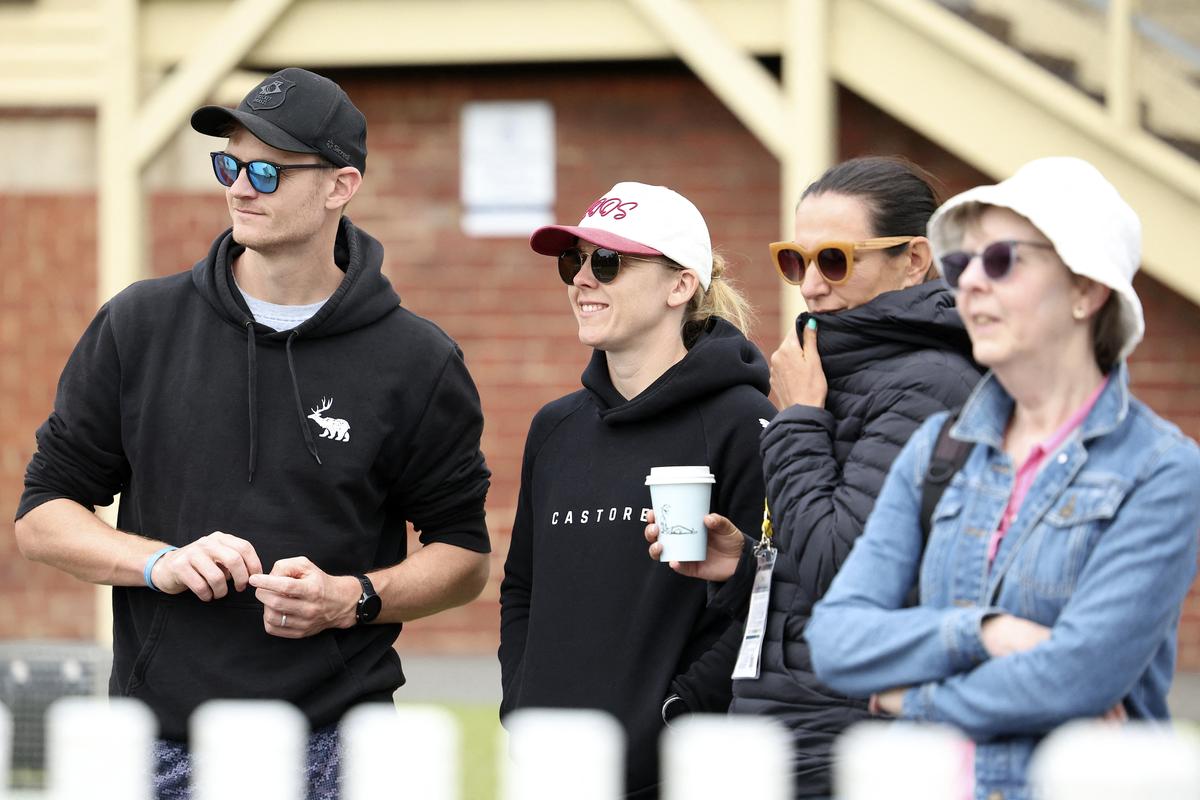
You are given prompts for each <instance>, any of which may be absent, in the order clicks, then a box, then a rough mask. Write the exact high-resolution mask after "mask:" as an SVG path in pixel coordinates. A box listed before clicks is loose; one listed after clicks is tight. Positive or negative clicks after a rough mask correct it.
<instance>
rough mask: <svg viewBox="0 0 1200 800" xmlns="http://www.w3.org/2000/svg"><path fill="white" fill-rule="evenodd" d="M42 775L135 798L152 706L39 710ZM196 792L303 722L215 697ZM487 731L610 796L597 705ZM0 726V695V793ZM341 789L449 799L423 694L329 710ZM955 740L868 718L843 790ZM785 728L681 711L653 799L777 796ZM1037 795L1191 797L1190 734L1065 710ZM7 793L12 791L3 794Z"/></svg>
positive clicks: (242, 790) (855, 799)
mask: <svg viewBox="0 0 1200 800" xmlns="http://www.w3.org/2000/svg"><path fill="white" fill-rule="evenodd" d="M47 728H48V745H47V760H48V764H47V767H48V775H47V778H48V780H47V789H46V791H45V792H44V793H42V794H30V793H23V794H21V795H20V797H21V798H35V797H36V798H39V800H41V799H42V798H45V799H46V800H68V798H69V800H110V799H111V800H149V798H150V797H151V789H150V783H151V780H150V779H151V773H152V770H153V764H152V741H153V737H154V719H153V716H152V715H151V714H150V712H149V711H148V710H147V709H146V708H145V707H144V706H142V705H141V704H139V703H137V702H135V701H131V700H120V699H117V700H112V701H111V702H110V701H106V700H103V699H99V700H97V699H84V698H69V699H65V700H61V701H59V702H58V703H56V704H55V705H54V706H53V707H51V709H50V712H49V715H48V719H47ZM191 731H192V739H193V753H194V771H193V797H194V798H195V800H215V798H229V797H253V798H255V800H300V798H303V796H304V786H303V780H304V779H303V768H302V763H303V759H304V753H305V742H306V733H307V730H306V726H305V722H304V719H303V717H302V716H301V715H300V714H299V712H298V711H296V710H295V709H294V708H292V707H290V706H288V705H286V704H282V703H278V702H266V701H264V702H248V701H218V702H213V703H209V704H207V705H205V706H202V707H201V708H200V709H199V710H198V711H197V712H196V714H195V715H194V716H193V718H192V721H191ZM509 731H510V732H509V735H508V737H507V739H506V740H504V739H503V738H502V740H501V742H500V743H499V747H498V752H497V757H498V759H499V762H500V774H501V784H502V785H501V787H500V788H501V791H500V792H499V793H498V795H497V796H498V798H499V800H561V799H562V798H565V797H569V798H571V799H572V800H617V798H619V797H621V795H622V791H621V780H622V774H623V760H624V735H623V733H622V731H621V729H620V726H618V725H617V723H616V722H614V721H613V720H612V718H610V717H608V716H607V715H605V714H602V713H600V712H596V711H521V712H518V713H516V714H514V715H513V716H512V717H511V718H510V720H509ZM11 734H12V726H11V723H10V719H9V715H8V712H7V711H6V710H5V709H4V708H3V706H0V800H4V798H6V797H8V795H7V794H6V787H7V785H8V781H7V780H6V778H7V774H8V764H7V753H8V752H9V747H10V745H11ZM341 737H342V774H343V776H344V777H343V784H342V785H343V789H342V797H343V798H344V800H379V798H382V797H419V798H422V800H459V798H460V797H461V788H460V775H459V773H460V756H459V752H460V741H459V731H458V729H457V726H456V723H455V721H454V718H453V717H452V716H451V715H450V713H449V712H447V711H445V710H442V709H440V708H436V707H432V706H429V707H422V706H406V707H402V708H400V709H396V708H394V707H392V706H390V705H383V704H380V705H376V706H363V707H360V708H357V709H355V710H353V711H352V712H351V713H350V714H348V715H347V716H346V718H345V719H344V721H343V722H342V726H341ZM964 746H965V741H964V740H963V739H962V738H961V736H960V735H959V734H957V733H956V732H954V731H952V730H950V729H948V728H940V727H934V726H925V727H922V726H915V725H909V724H905V723H894V724H886V723H868V724H865V725H862V726H859V727H857V728H855V729H853V730H851V731H850V732H849V733H847V734H846V735H845V736H843V737H842V739H841V740H840V741H839V743H838V748H837V769H836V772H835V782H836V785H837V792H838V793H837V795H836V796H837V797H838V798H841V800H880V798H885V797H886V798H888V800H907V799H908V798H913V800H918V798H919V800H960V799H961V798H962V797H963V796H964V783H963V781H964V779H965V778H966V776H965V775H964V767H965V763H966V762H965V761H964V758H963V756H964ZM790 747H791V745H790V737H789V735H788V734H787V732H786V731H785V730H784V729H783V728H782V727H781V726H780V725H779V724H778V723H777V722H775V721H773V720H770V719H765V718H758V717H722V716H704V715H699V716H694V717H688V718H684V719H682V720H680V721H679V722H678V723H677V724H676V725H675V726H674V727H672V728H671V729H670V730H668V731H667V732H666V733H665V734H664V736H663V740H662V755H663V758H662V764H663V775H664V791H663V795H664V798H665V800H734V798H740V797H753V798H755V800H788V799H789V798H790V797H791V768H790V763H791V752H790ZM1032 778H1033V782H1034V784H1035V786H1036V787H1037V789H1038V791H1039V792H1040V794H1039V797H1041V798H1043V799H1044V800H1084V798H1086V800H1117V798H1120V799H1121V800H1126V798H1137V797H1145V798H1151V797H1152V798H1155V800H1195V799H1196V798H1197V797H1200V737H1197V736H1196V735H1195V734H1189V733H1185V732H1180V731H1177V730H1174V729H1172V728H1170V727H1165V726H1156V727H1150V726H1139V725H1136V724H1129V725H1124V726H1121V727H1115V726H1111V725H1105V724H1102V723H1074V724H1072V725H1068V726H1065V727H1063V728H1062V729H1060V730H1059V731H1057V732H1055V733H1054V734H1052V735H1051V736H1050V737H1049V738H1048V739H1047V740H1046V742H1045V743H1044V744H1043V745H1042V746H1041V748H1039V750H1038V752H1037V754H1036V756H1035V760H1034V764H1033V769H1032ZM12 797H16V795H13V796H12Z"/></svg>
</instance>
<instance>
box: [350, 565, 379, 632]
mask: <svg viewBox="0 0 1200 800" xmlns="http://www.w3.org/2000/svg"><path fill="white" fill-rule="evenodd" d="M354 577H356V578H358V582H359V583H360V584H362V597H360V598H358V606H357V607H356V608H355V609H354V621H355V624H357V625H366V624H367V623H368V622H373V621H374V620H375V618H376V617H378V616H379V611H380V609H382V608H383V601H382V600H380V599H379V595H377V594H375V587H374V586H373V585H372V584H371V579H370V578H368V577H367V576H366V575H355V576H354Z"/></svg>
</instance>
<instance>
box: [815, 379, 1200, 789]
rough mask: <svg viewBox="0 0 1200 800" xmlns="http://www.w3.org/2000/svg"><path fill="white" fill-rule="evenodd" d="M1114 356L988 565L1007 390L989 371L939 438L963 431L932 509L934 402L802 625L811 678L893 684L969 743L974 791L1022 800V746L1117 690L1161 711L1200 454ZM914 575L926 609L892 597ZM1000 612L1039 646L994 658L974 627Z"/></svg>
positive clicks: (839, 686)
mask: <svg viewBox="0 0 1200 800" xmlns="http://www.w3.org/2000/svg"><path fill="white" fill-rule="evenodd" d="M1128 382H1129V379H1128V373H1127V372H1126V368H1125V366H1124V365H1121V366H1120V367H1119V368H1118V369H1117V370H1116V371H1115V372H1114V374H1113V376H1112V379H1111V380H1109V382H1108V385H1107V386H1106V387H1105V389H1104V390H1103V392H1102V393H1101V394H1100V397H1099V398H1098V399H1097V401H1096V404H1095V406H1093V408H1092V410H1091V413H1090V414H1089V415H1088V416H1087V418H1086V419H1085V420H1084V421H1083V424H1082V425H1081V426H1080V427H1079V428H1077V429H1076V430H1075V431H1074V432H1073V433H1072V434H1071V435H1070V436H1069V437H1068V438H1067V440H1066V441H1065V442H1064V443H1063V445H1062V447H1061V448H1060V449H1059V450H1057V451H1055V452H1054V453H1051V454H1049V455H1048V456H1047V457H1046V461H1045V463H1044V465H1043V467H1042V469H1041V471H1040V472H1039V473H1038V475H1037V477H1036V478H1035V480H1034V483H1033V485H1032V487H1031V488H1030V490H1029V493H1028V494H1027V495H1026V497H1025V500H1024V502H1023V504H1022V505H1021V507H1020V509H1019V510H1018V512H1017V516H1016V518H1015V519H1014V520H1013V522H1012V525H1011V526H1010V528H1009V529H1008V533H1007V534H1006V535H1005V537H1004V539H1003V540H1002V542H1001V545H1000V550H999V552H998V553H997V555H996V561H995V564H994V565H993V567H992V569H990V570H989V569H988V564H987V547H988V540H989V538H990V537H991V534H992V532H993V531H995V530H996V529H997V527H998V526H999V523H1000V517H1001V515H1002V514H1003V513H1004V510H1005V505H1006V503H1007V501H1008V497H1009V494H1010V493H1011V491H1012V488H1013V481H1014V478H1015V474H1016V468H1015V466H1014V465H1013V463H1012V460H1011V459H1010V458H1009V457H1008V455H1007V454H1006V453H1005V452H1004V451H1003V449H1002V448H1003V439H1004V429H1005V427H1006V425H1007V423H1008V420H1009V417H1010V416H1011V415H1012V410H1013V400H1012V398H1011V397H1010V396H1009V395H1008V393H1007V392H1005V390H1004V389H1003V387H1002V386H1001V385H1000V383H999V382H998V381H997V380H996V378H995V376H994V375H991V374H989V375H988V376H986V377H985V378H984V379H983V380H982V381H981V382H980V384H979V386H977V387H976V389H975V391H974V392H973V393H972V394H971V397H970V398H969V399H968V401H967V403H966V405H965V406H964V408H963V411H962V414H961V415H960V418H959V420H958V422H957V423H955V425H954V426H953V428H952V430H951V435H952V436H953V437H954V438H956V439H959V440H962V441H969V442H975V443H976V446H975V447H974V449H973V450H972V451H971V454H970V456H969V457H968V459H967V462H966V464H965V465H964V466H963V468H962V469H961V470H960V471H959V473H958V474H957V475H955V476H954V478H953V480H952V481H951V483H950V485H949V486H947V488H946V492H945V494H944V495H943V496H942V498H941V500H940V501H939V503H938V505H937V508H936V509H935V511H934V515H933V526H932V531H931V533H930V537H929V541H928V543H927V544H926V545H925V548H924V557H922V542H921V530H920V522H919V515H920V507H921V486H922V482H923V478H924V474H925V469H926V466H927V464H928V462H929V457H930V451H931V450H932V448H933V444H934V441H935V440H936V438H937V433H938V430H939V429H940V428H941V425H942V422H943V420H944V419H945V417H946V415H945V413H942V414H937V415H935V416H933V417H931V418H930V419H929V420H927V421H926V423H925V424H924V425H923V426H922V427H921V428H920V429H919V430H918V431H917V432H916V433H915V434H913V437H912V439H911V440H910V441H909V442H908V444H907V445H906V446H905V448H904V450H903V451H902V452H901V453H900V456H899V457H898V458H897V459H896V461H895V463H894V464H893V465H892V469H891V472H890V473H889V474H888V478H887V481H886V482H885V483H884V486H883V489H882V492H881V493H880V496H879V500H878V502H877V503H876V505H875V510H874V512H873V513H872V515H871V517H870V519H869V520H868V522H867V526H866V530H865V531H864V533H863V535H862V537H861V538H860V539H859V540H858V542H857V543H856V544H855V546H854V549H853V550H852V551H851V553H850V556H849V558H848V559H847V561H846V563H845V564H844V565H843V567H842V569H841V572H839V573H838V575H837V577H836V578H835V579H834V582H833V585H832V586H831V587H830V589H829V592H828V593H827V594H826V596H825V598H824V599H823V600H822V601H821V602H820V603H818V604H817V606H816V608H815V610H814V613H813V617H812V621H811V622H810V623H809V625H808V627H807V628H806V630H805V636H806V638H807V639H808V642H809V646H810V647H811V648H812V659H813V664H814V666H815V668H816V672H817V676H818V677H819V678H820V679H821V680H822V681H824V682H825V683H827V684H828V685H829V686H831V687H832V688H834V689H836V690H838V691H840V692H844V693H846V694H849V695H856V696H867V695H869V694H871V693H872V692H880V691H884V690H886V689H891V688H895V687H899V686H909V687H912V688H911V689H909V691H908V692H906V694H905V696H904V708H903V714H902V716H903V717H905V718H907V719H912V720H918V721H930V722H942V723H948V724H951V725H954V726H956V727H957V728H959V729H960V730H962V731H964V732H965V733H966V734H967V735H968V736H969V737H970V738H971V739H973V740H974V741H975V742H976V744H977V748H976V752H975V779H976V781H975V783H976V785H975V796H976V798H980V800H984V799H985V798H996V797H997V795H996V794H995V793H997V792H998V793H999V796H1002V797H1003V798H1005V800H1014V799H1016V800H1026V798H1028V797H1029V789H1028V787H1027V786H1026V783H1025V781H1026V769H1027V767H1028V763H1029V758H1030V756H1031V755H1032V752H1033V749H1034V747H1036V745H1037V744H1038V742H1039V741H1040V740H1041V738H1042V737H1043V736H1044V735H1045V734H1046V733H1048V732H1049V731H1050V730H1051V729H1053V728H1054V727H1055V726H1057V725H1060V724H1062V723H1064V722H1066V721H1068V720H1071V719H1076V718H1081V717H1083V718H1086V717H1098V716H1100V715H1102V714H1104V712H1105V711H1107V710H1109V709H1110V708H1112V707H1113V706H1115V705H1116V704H1117V703H1118V702H1122V701H1123V702H1124V706H1125V709H1126V711H1127V713H1128V714H1129V717H1130V718H1131V719H1158V720H1162V719H1166V718H1167V716H1168V713H1167V705H1166V696H1167V689H1168V688H1169V687H1170V684H1171V678H1172V674H1173V672H1174V667H1175V635H1176V630H1177V628H1178V625H1179V615H1180V606H1181V604H1182V602H1183V599H1184V597H1185V596H1186V594H1187V591H1188V587H1189V585H1190V583H1191V581H1192V577H1193V575H1194V573H1195V571H1196V552H1197V533H1198V532H1200V491H1198V489H1200V486H1198V484H1197V477H1198V476H1200V449H1198V448H1197V447H1196V444H1195V443H1194V442H1192V441H1191V440H1190V439H1188V438H1187V437H1185V436H1183V434H1182V433H1180V431H1179V430H1178V429H1177V428H1176V427H1175V426H1174V425H1172V424H1170V423H1168V422H1165V421H1163V420H1162V419H1160V418H1158V417H1157V416H1155V415H1154V413H1153V412H1151V411H1150V410H1149V409H1148V408H1146V406H1145V405H1143V404H1142V403H1141V402H1140V401H1139V400H1137V399H1136V398H1134V397H1133V396H1132V395H1131V394H1130V392H1129V387H1128ZM918 568H919V570H920V597H921V604H920V605H919V606H918V607H915V608H903V605H904V600H905V595H906V594H907V592H908V591H909V588H910V587H911V586H912V585H913V583H914V582H915V581H916V579H917V573H918ZM1004 612H1006V613H1009V614H1014V615H1016V616H1018V617H1023V618H1025V619H1029V620H1033V621H1034V622H1038V623H1041V624H1042V625H1046V626H1049V627H1050V628H1052V634H1051V637H1050V639H1049V640H1048V641H1047V642H1044V643H1042V644H1041V645H1039V646H1037V647H1036V648H1034V649H1032V650H1030V651H1028V652H1025V653H1018V654H1014V655H1010V656H1005V657H1002V658H990V657H989V656H988V654H987V652H986V650H985V649H984V647H983V643H982V641H981V639H980V625H981V623H982V621H983V619H984V618H985V617H986V616H988V615H990V614H997V613H1004Z"/></svg>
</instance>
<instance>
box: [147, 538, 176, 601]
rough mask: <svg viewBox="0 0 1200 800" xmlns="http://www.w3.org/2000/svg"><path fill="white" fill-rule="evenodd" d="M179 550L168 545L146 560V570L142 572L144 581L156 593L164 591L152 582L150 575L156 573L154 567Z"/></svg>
mask: <svg viewBox="0 0 1200 800" xmlns="http://www.w3.org/2000/svg"><path fill="white" fill-rule="evenodd" d="M178 549H179V548H178V547H172V546H171V545H167V546H166V547H164V548H163V549H161V550H157V551H155V553H154V555H152V556H150V558H149V559H147V560H146V568H145V569H144V570H142V580H143V581H145V582H146V585H147V586H149V587H150V588H151V589H153V590H154V591H156V592H161V591H162V589H159V588H158V587H157V586H155V585H154V581H152V580H150V573H151V572H153V571H154V565H155V564H157V563H158V560H159V559H160V558H162V557H163V556H165V555H166V554H167V553H169V552H171V551H172V550H178Z"/></svg>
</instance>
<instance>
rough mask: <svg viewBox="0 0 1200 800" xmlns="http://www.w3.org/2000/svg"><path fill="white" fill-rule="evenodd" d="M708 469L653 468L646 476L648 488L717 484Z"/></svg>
mask: <svg viewBox="0 0 1200 800" xmlns="http://www.w3.org/2000/svg"><path fill="white" fill-rule="evenodd" d="M716 482H717V478H716V476H715V475H713V474H712V473H711V472H709V471H708V467H651V468H650V474H649V475H647V476H646V485H647V486H656V485H662V484H669V483H716Z"/></svg>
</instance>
